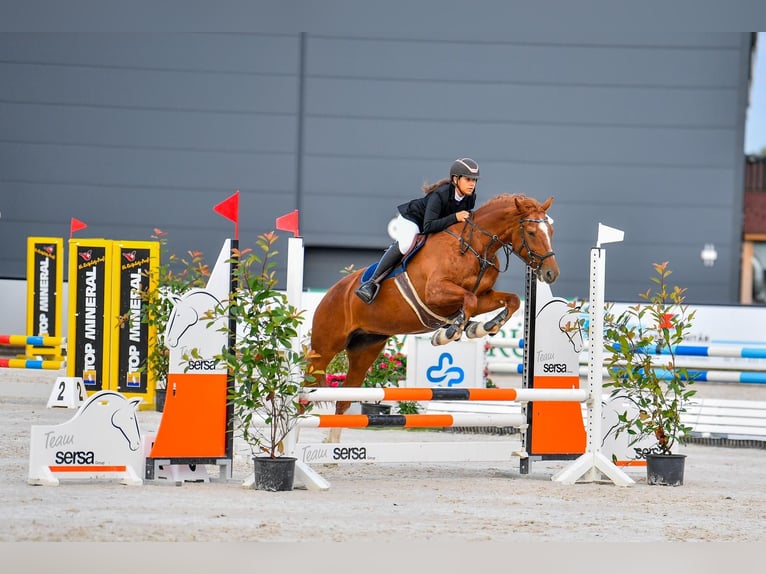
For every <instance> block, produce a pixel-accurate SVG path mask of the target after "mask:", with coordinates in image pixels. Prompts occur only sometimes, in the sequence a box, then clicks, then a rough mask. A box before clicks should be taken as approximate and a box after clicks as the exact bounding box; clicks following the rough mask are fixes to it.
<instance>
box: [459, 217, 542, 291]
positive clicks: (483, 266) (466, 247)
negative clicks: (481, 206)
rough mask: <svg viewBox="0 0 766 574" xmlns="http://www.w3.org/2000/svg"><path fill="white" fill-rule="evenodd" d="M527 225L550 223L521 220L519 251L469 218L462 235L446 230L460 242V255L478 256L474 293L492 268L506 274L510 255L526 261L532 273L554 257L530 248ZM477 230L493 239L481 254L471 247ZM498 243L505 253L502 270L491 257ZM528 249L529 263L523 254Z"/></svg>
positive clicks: (539, 220) (538, 220)
mask: <svg viewBox="0 0 766 574" xmlns="http://www.w3.org/2000/svg"><path fill="white" fill-rule="evenodd" d="M525 223H548V220H547V219H532V218H524V219H521V220H519V230H520V231H521V247H520V248H519V250H518V251H516V250H515V249H514V248H513V243H512V242H510V241H502V240H501V239H500V238H499V237H498V236H497V235H495V234H494V233H490V232H489V231H487V230H486V229H484V228H482V227H480V226H478V225H476V223H474V221H473V219H471V218H468V219H466V220H465V225H464V226H463V230H462V231H461V232H460V235H456V234H455V233H453V232H452V231H450V230H449V229H445V230H444V231H445V233H448V234H449V235H451V236H452V237H454V238H455V239H457V240H458V241H459V242H460V254H461V255H464V254H465V252H466V251H470V252H471V253H473V254H474V255H476V258H477V259H478V260H479V275H478V277H477V278H476V285H474V287H473V292H476V290H477V289H478V288H479V284H480V283H481V280H482V278H483V277H484V273H486V271H487V269H489V268H490V267H492V268H494V269H496V270H497V272H498V273H504V272H505V271H507V270H508V265H509V264H510V254H511V253H513V254H514V255H516V256H517V257H518V258H519V259H521V260H522V261H524V264H525V265H527V266H528V267H529V268H530V269H532V271H538V270H539V269H540V267H542V264H543V261H545V260H546V259H547V258H548V257H553V255H555V253H554V252H553V251H549V252H548V253H546V254H544V255H540V254H539V253H537V252H535V251H534V250H533V249H532V248H531V247H530V246H529V243H527V233H526V231H524V224H525ZM474 229H475V230H477V231H479V232H480V233H483V234H484V235H486V236H487V237H489V238H490V239H491V241H490V242H489V243H488V244H487V246H486V247H485V248H484V253H479V252H478V251H476V249H475V248H474V247H473V246H472V245H471V243H472V241H473V230H474ZM466 230H467V231H468V237H467V238H466V237H465V235H466ZM496 243H499V244H500V247H499V248H498V249H500V248H502V249H503V252H504V253H505V266H504V267H503V269H500V268H499V267H498V266H497V265H496V264H495V262H494V261H492V259H494V256H493V257H492V259H490V257H489V252H490V249H491V248H492V246H493V245H495V244H496ZM524 249H526V250H527V254H528V255H529V261H526V260H525V259H524V258H523V257H522V256H521V252H522V251H523V250H524Z"/></svg>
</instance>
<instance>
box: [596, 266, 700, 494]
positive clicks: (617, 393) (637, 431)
mask: <svg viewBox="0 0 766 574" xmlns="http://www.w3.org/2000/svg"><path fill="white" fill-rule="evenodd" d="M653 265H654V271H655V273H656V275H655V276H652V277H651V281H652V282H653V283H654V284H655V285H654V287H653V288H649V289H647V291H646V292H644V293H641V294H639V297H640V298H641V299H642V300H643V301H644V303H639V304H637V305H633V306H630V307H628V308H627V310H625V311H624V312H622V313H620V314H619V315H615V314H614V313H612V307H613V306H612V305H609V306H608V307H607V312H606V314H605V319H604V343H605V346H606V361H605V362H606V366H607V369H608V372H609V376H610V380H608V381H606V382H605V383H604V387H605V388H609V389H611V397H612V399H622V400H624V401H626V402H627V403H628V404H629V405H631V407H632V408H630V409H626V410H625V411H624V412H622V413H618V418H617V423H616V424H615V425H614V426H613V427H612V428H611V429H609V431H608V433H615V436H618V435H619V434H621V433H627V435H628V437H629V444H630V445H631V446H632V445H635V444H636V443H638V442H639V441H645V440H646V438H647V437H653V438H650V440H656V443H655V444H654V446H651V447H649V448H646V449H642V452H641V453H639V454H641V455H643V456H645V457H646V462H647V467H646V468H647V482H648V483H649V484H670V485H680V484H683V468H684V461H685V456H686V455H683V454H677V453H674V452H673V450H674V447H675V446H676V445H683V444H685V442H686V439H687V438H688V437H689V433H690V431H691V427H689V426H687V425H685V424H684V423H683V421H682V419H681V415H682V414H683V413H684V412H685V411H686V406H687V405H688V403H689V400H690V398H691V397H692V396H693V395H694V394H695V393H696V391H695V390H693V389H692V388H691V387H692V386H693V383H694V380H693V379H692V378H691V377H690V376H689V373H688V371H687V369H685V368H683V367H680V366H679V365H678V364H677V361H676V359H677V357H676V347H677V346H678V345H680V344H682V343H683V342H684V339H685V338H687V336H688V333H689V331H690V329H691V327H692V322H693V320H694V314H695V312H694V311H690V310H689V307H688V306H687V305H685V304H684V301H685V293H686V289H685V288H684V289H682V288H681V287H678V286H677V285H675V286H673V287H672V288H671V287H670V286H669V284H668V278H669V277H670V275H671V270H670V269H669V267H668V262H667V261H666V262H664V263H655V264H653ZM608 433H607V434H608Z"/></svg>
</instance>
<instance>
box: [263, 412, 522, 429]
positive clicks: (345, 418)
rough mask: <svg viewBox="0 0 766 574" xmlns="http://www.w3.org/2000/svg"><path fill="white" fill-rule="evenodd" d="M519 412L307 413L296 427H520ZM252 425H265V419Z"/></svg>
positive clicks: (520, 418)
mask: <svg viewBox="0 0 766 574" xmlns="http://www.w3.org/2000/svg"><path fill="white" fill-rule="evenodd" d="M526 424H527V418H526V417H525V416H524V415H522V414H474V413H455V414H425V415H307V416H305V417H302V418H300V419H299V420H298V424H297V426H298V428H372V427H389V428H390V427H398V428H449V427H519V428H520V427H522V426H526ZM253 426H255V427H264V426H268V425H267V424H266V420H265V419H258V420H254V421H253Z"/></svg>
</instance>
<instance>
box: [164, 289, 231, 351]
mask: <svg viewBox="0 0 766 574" xmlns="http://www.w3.org/2000/svg"><path fill="white" fill-rule="evenodd" d="M170 298H171V300H172V301H173V303H174V307H173V312H172V313H171V314H170V318H169V319H168V326H167V329H166V330H165V343H166V344H167V346H168V347H172V348H175V347H177V346H178V343H179V341H180V340H181V339H182V338H183V336H184V333H186V332H187V331H188V330H189V329H190V328H192V327H193V326H195V325H197V324H198V323H199V322H200V319H201V318H202V317H203V316H204V315H205V313H207V312H208V311H210V310H212V309H214V308H215V306H216V305H218V304H219V303H220V301H219V300H218V299H217V298H216V297H214V296H213V295H212V294H211V293H210V292H208V291H205V290H202V289H192V290H191V291H189V292H187V293H185V294H184V295H183V296H181V297H179V296H177V295H170ZM203 326H204V324H203Z"/></svg>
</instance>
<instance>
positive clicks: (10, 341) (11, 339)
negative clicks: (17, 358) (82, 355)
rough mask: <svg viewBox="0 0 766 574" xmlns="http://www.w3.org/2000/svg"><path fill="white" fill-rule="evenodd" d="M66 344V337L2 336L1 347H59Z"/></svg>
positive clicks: (0, 338)
mask: <svg viewBox="0 0 766 574" xmlns="http://www.w3.org/2000/svg"><path fill="white" fill-rule="evenodd" d="M64 342H65V339H64V337H48V336H47V335H0V345H17V346H23V345H32V346H34V347H58V346H60V345H63V344H64Z"/></svg>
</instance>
